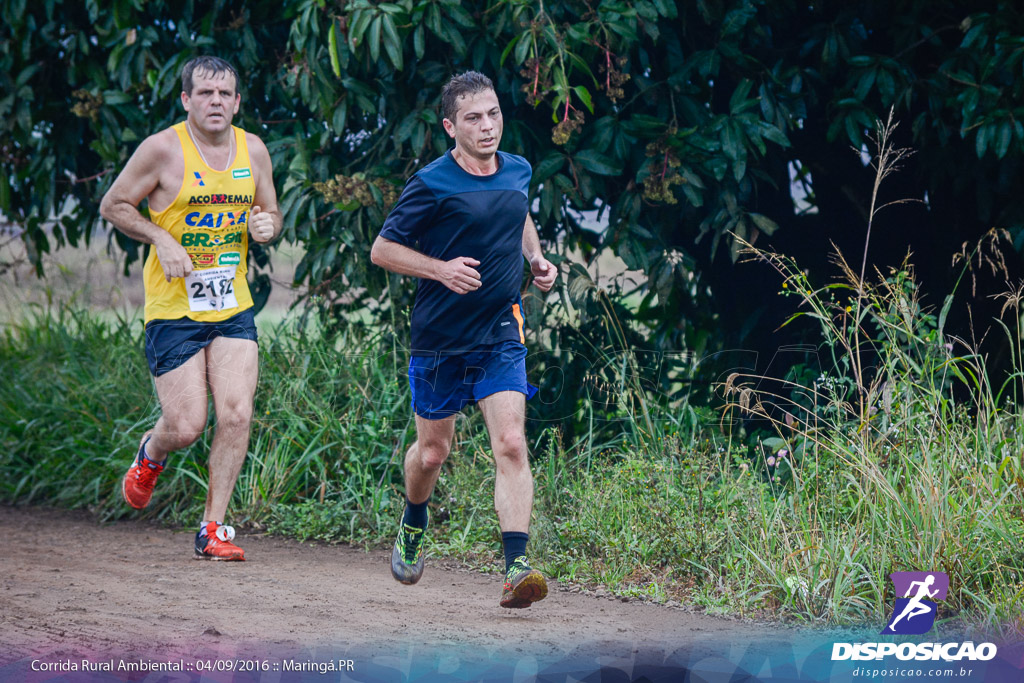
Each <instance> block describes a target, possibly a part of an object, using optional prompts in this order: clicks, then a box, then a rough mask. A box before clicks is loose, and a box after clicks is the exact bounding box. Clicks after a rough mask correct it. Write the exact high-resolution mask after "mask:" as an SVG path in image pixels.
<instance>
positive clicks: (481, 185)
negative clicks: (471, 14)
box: [370, 71, 557, 608]
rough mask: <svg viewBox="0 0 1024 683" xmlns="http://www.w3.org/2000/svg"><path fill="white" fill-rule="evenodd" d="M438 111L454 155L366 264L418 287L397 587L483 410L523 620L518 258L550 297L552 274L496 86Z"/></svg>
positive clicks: (407, 205)
mask: <svg viewBox="0 0 1024 683" xmlns="http://www.w3.org/2000/svg"><path fill="white" fill-rule="evenodd" d="M441 108H442V114H443V116H444V120H443V124H444V129H445V131H446V132H447V133H448V135H449V136H450V137H452V138H453V139H454V140H455V146H454V147H453V148H452V149H450V150H448V152H446V153H445V154H444V156H442V157H440V158H439V159H437V160H435V161H433V162H432V163H430V164H428V165H427V166H426V167H425V168H423V169H421V170H420V171H419V172H417V173H416V174H415V175H414V176H413V177H412V178H411V179H410V180H409V182H408V184H407V185H406V186H405V190H404V191H403V192H402V196H401V197H400V198H399V200H398V203H397V204H395V207H394V208H393V209H392V210H391V213H390V215H389V216H388V218H387V220H386V221H385V222H384V227H383V228H382V229H381V232H380V235H379V236H378V237H377V240H376V241H375V242H374V244H373V249H372V251H371V253H370V258H371V260H372V261H373V262H374V263H375V264H377V265H379V266H381V267H383V268H386V269H387V270H390V271H392V272H395V273H401V274H403V275H412V276H415V277H417V278H419V286H418V288H417V290H416V304H415V306H414V308H413V313H412V354H411V355H412V358H411V359H410V361H409V384H410V387H411V388H412V404H413V410H414V411H415V413H416V442H415V443H413V445H412V446H411V447H410V448H409V450H408V452H407V453H406V455H405V489H406V507H405V513H404V514H403V516H402V528H401V529H400V531H399V534H398V539H397V540H396V541H395V547H394V550H393V551H392V553H391V573H392V575H393V576H394V577H395V579H396V580H398V581H400V582H402V583H405V584H414V583H416V582H417V581H419V580H420V577H421V576H422V575H423V546H424V534H425V531H426V528H427V521H428V519H427V502H428V501H429V499H430V495H431V494H432V493H433V491H434V485H435V484H436V483H437V477H438V474H439V473H440V471H441V465H442V464H444V461H445V459H447V457H448V453H449V452H450V450H451V443H452V438H453V436H454V434H455V416H456V414H458V412H459V411H460V410H461V409H462V408H463V406H465V405H469V404H472V403H477V404H478V405H479V406H480V411H481V412H482V413H483V415H484V421H485V422H486V424H487V431H488V434H489V435H490V438H491V449H492V451H493V452H494V461H495V465H496V467H497V472H496V474H495V484H494V508H495V510H497V512H498V522H499V524H500V526H501V532H502V533H501V537H502V545H503V548H504V552H505V585H504V589H503V592H502V596H501V603H500V604H501V606H502V607H509V608H520V607H529V606H530V605H531V604H533V603H534V602H536V601H538V600H541V599H543V598H544V597H545V596H546V595H547V591H548V588H547V582H546V581H545V579H544V576H543V575H542V574H541V573H540V572H539V571H537V570H536V569H533V568H532V567H530V563H529V561H528V560H527V559H526V543H527V541H528V540H529V536H528V533H529V528H530V514H531V512H532V509H533V476H532V474H531V473H530V465H529V461H528V458H527V449H526V435H525V417H526V399H527V398H529V397H530V396H532V395H533V394H534V393H535V392H536V388H535V387H532V386H531V385H530V384H528V383H527V381H526V346H525V345H524V344H525V337H524V336H523V307H522V300H521V299H520V295H519V292H520V287H521V286H522V269H523V257H525V258H526V259H527V260H528V261H529V263H530V270H531V272H532V273H533V278H534V280H533V281H534V283H535V284H536V285H537V287H538V288H539V289H540V290H541V291H545V292H546V291H548V290H550V289H551V286H552V285H553V284H554V282H555V277H556V275H557V269H556V268H555V266H554V265H553V264H552V263H551V262H549V261H548V260H547V259H546V258H544V254H543V252H542V251H541V247H540V239H539V238H538V236H537V228H536V226H534V224H533V221H532V219H531V218H530V214H529V203H528V189H529V184H530V177H531V175H532V171H531V169H530V164H529V163H528V162H527V161H526V160H525V159H523V158H522V157H519V156H515V155H513V154H506V153H505V152H499V151H498V143H499V142H500V141H501V132H502V118H501V107H500V106H499V105H498V97H497V95H496V94H495V92H494V86H493V85H492V83H491V81H490V79H488V78H487V77H486V76H484V75H483V74H480V73H477V72H474V71H470V72H467V73H464V74H461V75H458V76H455V77H454V78H452V79H451V81H449V83H448V85H446V86H445V88H444V91H443V92H442V94H441Z"/></svg>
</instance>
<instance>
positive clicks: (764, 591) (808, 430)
mask: <svg viewBox="0 0 1024 683" xmlns="http://www.w3.org/2000/svg"><path fill="white" fill-rule="evenodd" d="M796 284H798V283H797V282H796V281H795V280H794V286H795V285H796ZM879 305H881V304H879ZM897 318H899V316H897ZM261 349H262V368H261V378H260V388H259V391H258V394H257V405H256V411H257V412H256V422H255V424H254V426H253V430H252V438H251V442H250V449H249V458H248V461H247V464H246V466H245V468H244V469H243V472H242V475H241V478H240V480H239V483H238V486H237V487H236V491H235V497H234V499H233V501H232V506H231V509H232V510H233V516H234V518H233V519H232V520H231V521H233V522H234V523H239V522H247V523H250V524H253V525H258V526H261V527H265V528H269V529H270V530H271V531H273V532H276V533H282V534H287V535H290V536H294V537H297V538H300V539H319V540H323V541H328V542H350V543H357V544H367V545H378V544H388V543H390V541H391V538H392V534H393V532H394V525H395V520H396V518H397V516H398V514H399V511H400V507H401V502H402V496H401V459H402V454H403V452H404V445H405V444H407V443H408V442H409V439H411V437H412V427H411V425H410V422H409V408H408V388H407V384H406V382H405V379H404V363H405V360H404V358H403V357H401V354H400V353H399V354H397V355H396V354H395V353H393V352H392V351H391V349H390V347H389V346H388V345H387V344H384V343H382V341H381V340H380V339H377V338H373V337H365V336H362V335H361V334H360V333H356V332H348V333H342V335H341V336H339V337H338V338H333V339H325V338H323V337H321V336H320V335H316V334H307V333H304V332H303V331H302V330H298V329H288V328H286V327H282V328H279V329H278V330H277V331H276V332H273V333H271V334H269V335H265V336H264V338H263V341H262V342H261ZM916 353H917V351H916V350H915V347H914V346H913V345H912V344H910V343H909V342H908V341H907V339H903V340H902V341H901V343H900V344H897V345H894V346H892V348H890V350H889V355H888V356H886V357H885V358H887V359H888V361H889V362H890V363H891V365H890V366H888V367H891V368H892V370H893V374H892V377H893V378H894V379H893V380H892V381H893V384H892V385H891V387H890V389H889V394H888V395H889V399H887V400H888V405H887V406H883V409H882V410H881V411H876V413H875V414H874V415H877V417H875V416H871V419H870V420H869V421H868V422H866V423H865V422H864V421H859V420H858V419H855V416H854V418H851V416H850V415H848V414H846V413H844V412H843V411H847V413H848V412H849V411H848V406H849V401H848V396H849V395H848V394H844V393H841V392H839V391H838V390H836V391H834V392H833V394H831V395H829V394H828V392H827V391H826V390H825V389H822V388H820V387H819V385H818V384H815V385H814V387H815V389H814V391H813V396H812V398H814V399H816V400H817V403H815V404H814V405H809V404H808V403H807V402H806V401H805V402H803V403H801V401H800V396H799V394H800V392H799V391H797V390H795V389H794V392H793V393H791V394H789V395H787V398H788V399H789V400H791V402H792V403H791V404H786V405H787V406H788V408H787V409H786V411H785V412H787V413H788V414H790V415H791V416H795V419H793V420H788V419H786V418H779V419H776V418H774V417H773V416H772V415H771V414H769V412H768V411H767V410H765V412H764V415H763V416H762V417H763V418H764V420H763V423H764V424H766V425H768V426H769V428H768V429H766V430H764V434H763V436H762V438H761V439H760V440H758V441H756V443H755V444H754V447H751V445H750V444H749V442H746V441H745V442H742V443H741V442H739V441H738V440H731V438H730V437H729V436H727V435H723V434H722V433H721V431H720V430H718V429H717V428H716V426H715V425H711V426H708V427H706V428H700V429H698V430H697V431H692V430H691V431H686V430H683V429H681V428H680V420H679V416H678V415H675V414H673V413H672V411H671V410H668V409H664V408H659V407H658V403H657V402H656V401H653V400H652V401H651V402H650V403H649V405H648V409H649V411H650V417H651V420H650V424H651V426H652V427H653V429H654V433H653V434H649V433H645V434H644V438H642V439H641V438H631V437H630V435H629V434H628V432H629V431H630V430H638V429H641V427H639V426H638V424H639V423H636V422H632V421H621V420H620V421H619V422H617V423H616V424H615V425H612V428H605V429H601V430H592V431H591V432H590V433H589V436H586V435H585V436H584V437H582V438H577V439H576V440H575V441H573V442H571V443H566V442H564V441H565V439H563V436H562V433H561V431H560V430H559V429H558V428H557V427H556V426H551V425H549V424H548V425H545V424H543V423H540V422H539V421H533V423H532V424H531V426H530V438H531V450H532V461H533V467H534V473H535V476H536V479H537V500H536V505H535V519H536V522H535V524H534V527H533V530H532V536H533V539H534V540H533V541H532V554H533V556H534V557H535V558H536V559H537V561H538V563H539V564H540V565H541V566H542V567H543V568H545V569H546V570H547V571H549V572H550V573H551V574H553V575H555V576H557V577H558V578H560V579H562V580H571V581H575V582H578V583H581V584H585V585H598V584H600V585H603V586H606V587H607V588H608V589H610V590H612V591H614V592H616V593H618V594H621V595H628V596H635V597H644V598H648V599H652V600H656V601H679V602H681V603H683V604H686V605H692V606H697V607H701V608H705V609H708V610H710V611H715V612H720V613H729V614H745V615H759V616H762V617H772V618H783V619H794V620H800V621H803V622H806V623H811V624H820V625H832V624H856V623H862V622H869V621H873V622H878V621H882V620H884V619H885V618H886V617H887V616H888V615H887V610H888V609H889V608H890V607H891V604H892V595H891V592H892V591H891V587H890V585H889V583H888V579H887V578H886V576H887V575H888V574H889V573H890V572H892V571H898V570H917V569H931V570H938V571H945V572H947V573H948V574H949V575H950V579H951V581H950V585H951V590H950V595H949V597H948V599H947V600H946V601H944V602H943V603H942V606H941V608H942V612H941V614H942V615H943V616H944V617H946V618H947V619H951V620H952V622H955V623H956V624H957V625H958V626H959V625H963V624H968V625H971V626H976V627H980V628H984V629H985V630H987V631H991V632H995V633H997V634H1002V635H1007V636H1010V635H1016V636H1017V637H1019V636H1021V635H1024V616H1022V609H1021V605H1022V603H1024V552H1022V551H1021V547H1020V538H1022V537H1024V494H1022V491H1024V479H1022V471H1021V465H1020V453H1021V452H1024V443H1021V441H1022V440H1024V436H1022V434H1024V432H1022V430H1021V429H1020V427H1021V425H1020V424H1019V422H1020V416H1019V415H1018V414H1016V413H1012V412H1005V411H1000V410H978V409H977V406H971V405H961V404H958V403H956V402H955V401H953V399H952V398H951V397H950V394H949V392H948V391H946V389H945V388H943V386H936V385H934V384H930V383H929V382H931V379H934V378H936V377H939V376H940V374H939V373H940V371H942V370H943V369H945V371H946V375H943V376H948V375H949V374H950V372H951V371H950V370H949V368H950V367H951V365H950V361H949V359H946V360H941V359H940V360H938V361H936V363H935V366H934V368H935V370H934V372H933V371H922V370H921V369H920V368H921V363H922V362H923V361H921V359H920V358H918V357H917V356H915V355H914V354H916ZM908 359H917V361H918V362H917V365H916V367H917V368H918V370H916V371H914V372H910V371H908V372H907V373H905V374H904V375H900V371H899V368H900V367H902V366H901V365H900V363H901V362H903V361H905V360H908ZM972 362H973V361H972ZM967 368H968V364H967V361H964V362H963V363H962V364H960V366H959V370H960V372H961V374H962V375H964V376H967V375H968V374H969V373H968V372H967ZM0 373H2V376H3V377H4V379H5V381H4V382H3V383H2V385H0V500H3V501H5V502H17V503H28V504H47V505H56V506H62V507H69V508H88V509H89V510H91V511H92V512H93V513H94V514H95V515H97V516H98V517H99V518H101V519H114V518H117V517H122V516H126V515H128V514H142V515H144V516H147V517H159V518H162V519H164V520H167V521H170V522H172V523H181V524H188V525H191V524H193V523H194V521H195V519H197V518H198V517H197V515H198V514H199V512H201V507H202V501H203V498H204V496H205V490H204V488H203V482H204V481H205V476H206V472H205V464H204V463H205V459H204V454H205V453H206V452H207V450H208V448H209V434H207V436H204V437H203V438H202V439H201V440H200V441H199V442H197V443H196V444H195V445H193V446H192V447H191V448H190V449H188V450H187V451H184V452H180V453H176V454H173V455H172V458H173V460H172V465H173V466H172V467H171V468H169V470H168V471H167V473H165V475H164V477H163V478H162V479H161V484H160V488H159V490H158V496H157V498H156V499H155V502H154V504H153V506H152V507H151V508H150V509H147V510H146V511H145V512H144V513H130V511H129V509H128V508H127V507H126V506H124V505H123V503H122V502H121V501H120V496H119V481H120V477H121V476H122V474H123V471H124V468H125V467H126V465H127V463H128V462H129V461H130V458H131V456H132V453H133V451H134V449H135V448H136V446H137V443H138V438H139V436H140V435H141V434H142V432H143V431H144V430H145V429H146V428H147V427H148V426H149V425H151V424H152V422H153V421H154V420H155V418H156V415H157V412H158V406H157V404H156V401H155V398H154V394H153V391H152V388H151V381H150V379H149V377H148V374H147V371H146V367H145V361H144V359H143V354H142V343H141V338H140V334H139V326H138V325H133V324H132V322H129V321H126V320H123V319H117V320H113V321H111V320H102V319H99V318H97V317H96V316H94V315H92V314H89V313H85V312H82V311H77V310H74V309H67V308H63V309H55V310H53V311H51V312H46V311H43V310H40V311H39V312H37V313H36V314H35V315H34V316H32V317H29V318H27V319H25V320H24V321H22V322H20V323H17V324H12V325H9V326H8V327H7V328H6V330H5V331H4V333H3V336H2V338H0ZM915 373H916V374H915ZM929 378H931V379H929ZM728 384H729V386H727V387H725V389H726V391H727V395H728V392H732V394H731V395H732V396H733V397H734V398H735V396H736V395H737V394H739V398H736V403H737V405H742V404H744V403H745V408H744V410H746V411H748V412H756V410H757V409H758V406H763V405H764V403H766V402H767V401H768V397H759V396H758V394H757V392H756V391H754V390H752V389H751V390H749V392H748V393H746V398H745V399H744V398H743V397H742V396H743V393H744V391H745V389H746V387H744V386H743V381H742V378H733V380H732V382H730V383H728ZM804 389H805V393H806V391H807V390H806V388H804ZM829 396H831V398H830V397H829ZM880 396H881V394H880ZM879 400H880V401H881V400H882V399H879ZM762 401H763V403H762ZM777 403H778V404H780V405H781V404H782V403H781V401H777ZM801 406H802V407H801ZM211 413H212V410H211ZM211 419H212V418H211ZM600 419H610V418H600ZM883 423H884V425H883ZM606 427H608V425H606ZM617 429H618V430H621V431H622V432H623V434H622V435H620V436H618V437H614V438H612V437H609V436H608V435H609V434H613V433H614V432H615V431H616V430H617ZM893 430H895V432H894V431H893ZM865 434H867V435H868V436H870V438H867V437H866V436H865ZM896 434H899V435H900V436H899V437H896ZM599 435H604V436H599ZM601 439H603V441H602V440H601ZM168 475H170V476H168ZM492 486H493V464H492V462H491V458H490V453H489V447H488V444H487V439H486V433H485V431H484V429H483V423H482V420H481V419H480V415H479V413H478V412H476V411H469V412H468V413H467V415H466V417H464V418H460V420H459V421H458V423H457V433H456V444H455V448H454V452H453V455H452V457H451V458H450V462H449V465H447V466H446V468H445V470H444V472H443V474H442V477H441V480H440V482H439V486H438V490H437V492H436V494H435V496H434V499H433V502H432V518H433V520H434V522H433V526H432V539H431V540H432V544H431V552H432V554H433V555H434V556H444V557H448V558H451V559H454V560H457V561H461V562H464V563H467V564H470V565H472V566H475V567H478V568H484V569H495V568H497V566H498V550H499V542H498V539H499V534H498V529H497V523H496V519H495V515H494V512H493V507H492V505H493V503H492V498H491V495H490V490H491V488H492Z"/></svg>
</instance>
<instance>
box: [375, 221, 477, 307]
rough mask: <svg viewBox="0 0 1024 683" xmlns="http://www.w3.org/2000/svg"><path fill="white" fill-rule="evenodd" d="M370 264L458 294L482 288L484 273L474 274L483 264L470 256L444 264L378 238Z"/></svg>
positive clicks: (390, 241) (459, 257)
mask: <svg viewBox="0 0 1024 683" xmlns="http://www.w3.org/2000/svg"><path fill="white" fill-rule="evenodd" d="M370 260H371V261H372V262H373V263H374V264H376V265H378V266H380V267H381V268H383V269H384V270H389V271H391V272H392V273H399V274H400V275H412V276H414V277H418V278H424V279H426V280H437V281H438V282H440V283H441V284H443V285H444V286H445V287H447V288H448V289H450V290H452V291H453V292H455V293H456V294H466V293H468V292H472V291H474V290H476V289H479V288H480V273H478V272H477V271H476V270H474V266H479V265H480V262H479V261H477V260H476V259H474V258H469V257H468V256H458V257H456V258H453V259H452V260H451V261H441V260H440V259H436V258H431V257H429V256H427V255H426V254H421V253H420V252H418V251H416V250H415V249H412V248H410V247H407V246H405V245H404V244H399V243H398V242H394V241H392V240H389V239H387V238H386V237H381V236H380V235H378V236H377V239H376V240H375V241H374V243H373V247H372V248H371V249H370Z"/></svg>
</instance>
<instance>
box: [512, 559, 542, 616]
mask: <svg viewBox="0 0 1024 683" xmlns="http://www.w3.org/2000/svg"><path fill="white" fill-rule="evenodd" d="M547 596H548V582H547V581H546V580H545V579H544V575H543V574H541V573H540V572H539V571H537V570H536V569H534V568H533V567H531V566H530V562H529V561H528V560H527V559H526V558H525V557H517V558H516V560H515V562H513V563H512V566H511V567H509V569H508V572H507V573H506V574H505V590H504V591H502V593H501V606H502V607H507V608H509V609H521V608H523V607H529V606H530V605H532V604H533V603H535V602H537V601H538V600H543V599H544V598H546V597H547Z"/></svg>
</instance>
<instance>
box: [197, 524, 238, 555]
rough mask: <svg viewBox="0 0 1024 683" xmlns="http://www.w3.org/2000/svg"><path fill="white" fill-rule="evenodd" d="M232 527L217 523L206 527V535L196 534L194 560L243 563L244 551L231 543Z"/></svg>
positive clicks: (233, 533) (233, 535) (233, 532)
mask: <svg viewBox="0 0 1024 683" xmlns="http://www.w3.org/2000/svg"><path fill="white" fill-rule="evenodd" d="M234 537H235V530H234V528H233V527H230V526H227V525H225V524H218V523H217V522H210V523H208V524H207V525H206V533H205V534H204V533H202V532H201V531H197V532H196V559H197V560H217V561H220V562H245V551H244V550H242V549H241V548H239V547H238V546H237V545H235V544H234V543H232V542H231V540H232V539H233V538H234Z"/></svg>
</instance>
